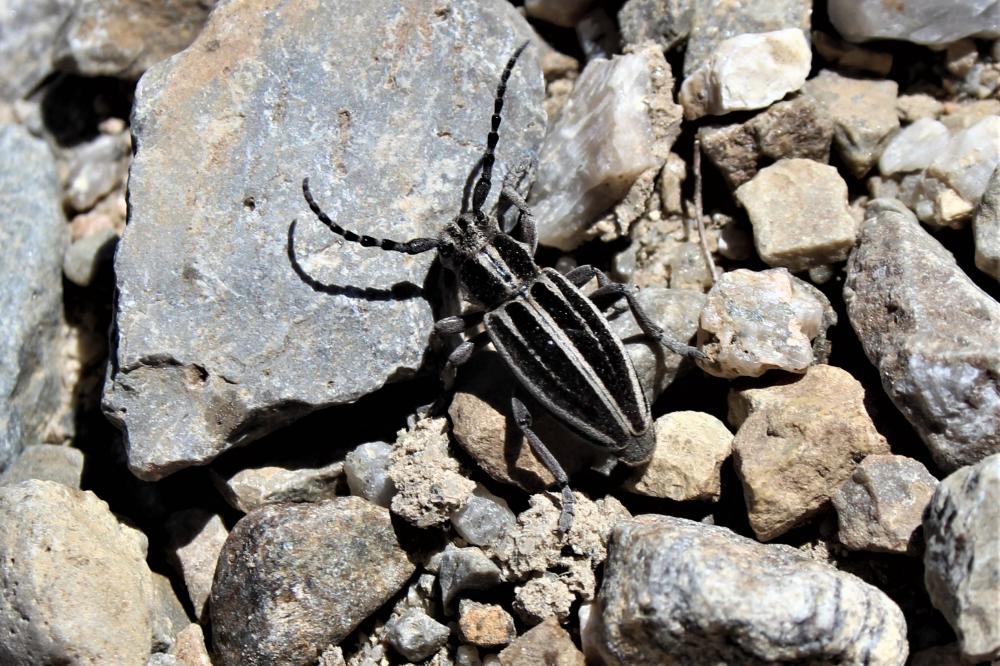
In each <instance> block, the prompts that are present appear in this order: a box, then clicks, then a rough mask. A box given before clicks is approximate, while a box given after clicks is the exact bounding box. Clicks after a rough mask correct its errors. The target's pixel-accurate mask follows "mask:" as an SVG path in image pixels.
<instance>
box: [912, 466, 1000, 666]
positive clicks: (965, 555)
mask: <svg viewBox="0 0 1000 666" xmlns="http://www.w3.org/2000/svg"><path fill="white" fill-rule="evenodd" d="M997 525H1000V455H992V456H990V457H988V458H986V459H984V460H983V461H982V462H980V463H978V464H976V465H973V466H970V467H964V468H962V469H960V470H958V471H957V472H955V473H954V474H952V475H951V476H949V477H948V478H946V479H944V480H943V481H942V482H941V485H940V486H938V489H937V492H935V493H934V498H933V499H932V500H931V503H930V506H929V507H928V509H927V513H926V514H925V517H924V538H925V539H926V541H927V549H926V550H925V551H924V582H925V583H926V585H927V591H928V592H929V593H930V595H931V601H933V602H934V605H935V606H936V607H937V608H938V610H940V611H941V612H942V613H943V614H944V616H945V617H946V618H947V619H948V622H949V623H950V624H951V626H952V628H954V629H955V633H957V634H958V638H959V643H960V646H961V651H962V655H963V656H964V657H965V659H966V660H967V661H969V662H979V661H989V660H991V659H1000V595H998V594H997V581H998V580H1000V531H998V530H997Z"/></svg>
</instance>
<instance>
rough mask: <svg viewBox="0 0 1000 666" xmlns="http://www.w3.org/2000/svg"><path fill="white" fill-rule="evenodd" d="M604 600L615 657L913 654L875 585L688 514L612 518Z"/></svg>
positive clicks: (853, 659) (887, 658) (623, 660)
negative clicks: (620, 521) (613, 525)
mask: <svg viewBox="0 0 1000 666" xmlns="http://www.w3.org/2000/svg"><path fill="white" fill-rule="evenodd" d="M599 602H600V604H601V607H602V609H601V617H600V619H601V620H602V625H603V626H602V627H601V629H602V632H603V641H602V642H603V647H604V651H605V657H606V658H608V661H609V663H611V664H628V665H629V666H645V665H647V664H648V665H650V666H652V665H654V664H656V665H659V664H674V663H699V664H704V663H729V664H765V663H775V662H798V663H810V664H830V665H831V666H832V665H833V664H845V663H864V664H872V665H875V664H892V665H897V666H902V664H904V663H905V661H906V655H907V643H906V623H905V621H904V619H903V613H902V612H901V611H900V610H899V608H898V607H897V606H896V605H895V604H894V603H893V602H892V601H890V600H889V598H888V597H887V596H885V594H883V593H882V592H881V591H880V590H878V589H877V588H874V587H872V586H870V585H868V584H867V583H864V582H862V581H861V580H860V579H858V578H855V577H854V576H852V575H851V574H847V573H843V572H840V571H837V570H836V569H833V568H831V567H829V566H827V565H825V564H821V563H819V562H815V561H812V560H809V559H806V558H805V557H804V556H803V555H801V554H800V553H798V552H797V551H795V550H794V549H792V548H789V547H786V546H771V545H763V544H759V543H756V542H754V541H752V540H750V539H746V538H744V537H741V536H738V535H736V534H734V533H732V532H730V531H729V530H727V529H725V528H722V527H716V526H713V525H703V524H701V523H695V522H692V521H689V520H684V519H681V518H673V517H669V516H653V515H649V516H639V517H637V518H635V519H634V520H631V521H628V522H625V523H623V524H622V525H620V526H619V527H617V528H616V529H615V530H614V533H613V537H612V541H611V545H610V552H609V556H608V562H607V566H606V570H605V579H604V584H603V585H602V586H601V592H600V597H599Z"/></svg>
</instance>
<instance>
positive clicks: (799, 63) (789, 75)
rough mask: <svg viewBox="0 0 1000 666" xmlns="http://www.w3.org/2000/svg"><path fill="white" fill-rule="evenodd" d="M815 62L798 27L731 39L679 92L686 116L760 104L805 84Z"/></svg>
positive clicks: (743, 109)
mask: <svg viewBox="0 0 1000 666" xmlns="http://www.w3.org/2000/svg"><path fill="white" fill-rule="evenodd" d="M811 64H812V52H811V51H810V50H809V42H808V41H807V40H806V36H805V34H804V33H803V32H802V31H801V30H799V29H798V28H788V29H785V30H777V31H775V32H762V33H756V34H746V35H739V36H737V37H733V38H731V39H727V40H726V41H724V42H722V43H721V44H719V45H718V47H717V48H716V49H715V50H714V51H713V52H712V55H711V56H710V57H709V58H708V60H706V61H705V62H704V63H703V64H702V65H701V67H699V68H698V69H696V70H695V71H694V72H692V73H691V74H690V75H689V76H688V77H687V78H686V79H684V83H683V84H682V85H681V92H680V95H679V96H678V100H679V101H680V103H681V105H682V106H683V107H684V118H685V119H687V120H694V119H696V118H700V117H702V116H704V115H723V114H726V113H729V112H731V111H746V110H749V109H762V108H764V107H766V106H767V105H769V104H770V103H771V102H776V101H778V100H779V99H781V98H782V97H784V96H785V95H787V94H788V93H790V92H794V91H796V90H798V89H799V88H801V87H802V84H803V83H805V81H806V77H807V76H809V67H810V65H811Z"/></svg>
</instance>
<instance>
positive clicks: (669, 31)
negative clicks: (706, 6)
mask: <svg viewBox="0 0 1000 666" xmlns="http://www.w3.org/2000/svg"><path fill="white" fill-rule="evenodd" d="M695 5H696V3H694V2H691V0H628V2H626V3H625V4H624V5H622V8H621V9H619V10H618V25H619V26H620V27H621V32H622V41H623V42H624V43H625V44H641V43H642V42H644V41H646V40H647V39H651V40H653V41H654V42H656V43H657V44H658V45H659V46H660V48H662V49H663V50H664V51H669V50H670V49H672V48H673V47H674V46H677V45H678V44H680V43H681V42H683V41H684V40H685V39H686V38H687V36H688V33H689V32H690V31H691V19H692V18H693V16H694V11H695Z"/></svg>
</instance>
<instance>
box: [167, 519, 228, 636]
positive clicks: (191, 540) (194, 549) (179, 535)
mask: <svg viewBox="0 0 1000 666" xmlns="http://www.w3.org/2000/svg"><path fill="white" fill-rule="evenodd" d="M167 531H168V532H169V534H170V541H169V544H168V555H167V559H168V561H170V563H171V565H173V567H174V568H175V569H176V570H177V573H179V574H180V575H181V576H182V577H183V579H184V586H185V587H186V588H187V593H188V598H189V599H190V600H191V606H192V608H194V614H195V617H196V618H198V619H201V617H202V616H203V614H204V611H205V605H206V604H207V603H208V598H209V596H211V594H212V579H213V578H214V577H215V564H216V562H218V561H219V553H221V552H222V547H223V546H224V545H225V543H226V537H227V536H229V531H228V530H227V529H226V526H225V524H223V522H222V518H220V517H219V516H218V515H216V514H213V513H209V512H208V511H205V510H203V509H184V510H182V511H178V512H177V513H174V514H173V515H171V516H170V518H169V519H168V520H167Z"/></svg>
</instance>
